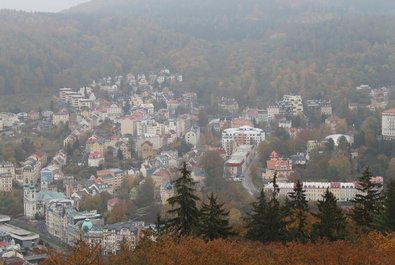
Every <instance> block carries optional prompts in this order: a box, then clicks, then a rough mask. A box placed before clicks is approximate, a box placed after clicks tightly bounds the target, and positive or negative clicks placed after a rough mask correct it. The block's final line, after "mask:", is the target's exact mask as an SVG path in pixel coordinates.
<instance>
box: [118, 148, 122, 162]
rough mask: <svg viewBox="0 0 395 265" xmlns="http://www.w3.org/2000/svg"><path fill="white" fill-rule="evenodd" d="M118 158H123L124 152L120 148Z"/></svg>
mask: <svg viewBox="0 0 395 265" xmlns="http://www.w3.org/2000/svg"><path fill="white" fill-rule="evenodd" d="M117 158H118V160H119V161H122V160H123V153H122V150H121V149H120V148H119V149H118V151H117Z"/></svg>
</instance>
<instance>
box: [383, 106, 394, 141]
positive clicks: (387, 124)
mask: <svg viewBox="0 0 395 265" xmlns="http://www.w3.org/2000/svg"><path fill="white" fill-rule="evenodd" d="M381 117H382V124H381V134H382V135H383V137H384V139H395V108H394V109H388V110H385V111H383V113H382V116H381Z"/></svg>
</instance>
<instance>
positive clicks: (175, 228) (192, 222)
mask: <svg viewBox="0 0 395 265" xmlns="http://www.w3.org/2000/svg"><path fill="white" fill-rule="evenodd" d="M180 172H181V177H180V178H178V179H177V180H175V181H174V182H173V185H174V188H175V195H174V196H173V197H171V198H169V199H168V200H167V201H168V202H169V204H170V206H171V207H172V209H171V210H169V211H167V213H168V214H169V215H170V216H174V217H172V218H170V219H169V220H168V221H167V230H168V231H169V232H171V233H174V234H177V235H190V234H193V233H195V232H196V230H197V225H198V221H199V210H198V208H197V207H196V201H197V200H198V199H199V198H198V197H197V196H196V195H195V194H194V193H195V191H196V190H195V184H196V182H194V181H193V179H192V177H191V172H190V171H189V170H188V169H187V165H186V163H185V162H184V163H183V166H182V168H181V169H180Z"/></svg>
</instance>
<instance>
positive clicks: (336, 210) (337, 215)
mask: <svg viewBox="0 0 395 265" xmlns="http://www.w3.org/2000/svg"><path fill="white" fill-rule="evenodd" d="M322 198H323V200H322V201H318V203H317V206H318V211H319V212H318V213H317V214H316V217H317V218H318V219H319V222H318V223H317V224H315V226H314V228H315V231H316V234H317V235H318V236H319V237H325V238H327V239H329V240H330V241H335V240H338V239H344V236H345V229H346V217H345V215H344V214H343V211H342V209H341V208H340V207H339V206H338V205H337V199H336V197H335V195H334V194H333V193H332V192H330V191H329V189H326V191H325V193H324V195H322Z"/></svg>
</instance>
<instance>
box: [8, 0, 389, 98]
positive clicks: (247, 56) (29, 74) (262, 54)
mask: <svg viewBox="0 0 395 265" xmlns="http://www.w3.org/2000/svg"><path fill="white" fill-rule="evenodd" d="M354 2H355V0H348V1H329V0H321V1H309V0H302V1H291V0H281V1H280V0H279V1H269V0H266V1H257V0H248V1H243V4H241V3H240V2H239V1H236V0H230V1H229V0H227V1H225V0H218V1H208V0H200V1H197V0H193V1H188V2H185V1H181V0H167V1H158V0H149V1H139V0H135V1H125V0H117V1H111V7H110V6H109V4H110V2H108V1H100V0H96V1H92V2H89V3H87V4H83V5H81V6H77V7H76V8H72V9H70V10H68V11H66V12H63V13H57V14H46V13H25V12H16V11H9V10H4V11H1V12H0V23H1V25H2V27H1V29H0V39H1V44H0V95H2V98H3V99H7V97H5V95H9V96H15V95H19V96H25V97H31V96H32V94H47V95H48V96H50V95H51V93H50V92H51V91H55V90H56V89H57V88H59V87H63V86H71V87H78V86H82V85H84V84H88V83H90V82H91V81H92V80H93V79H95V78H99V77H101V76H103V75H112V74H124V73H126V72H129V71H132V72H134V73H136V72H139V71H149V70H152V69H157V68H159V67H163V66H167V67H169V68H171V69H172V71H173V72H176V71H178V72H181V73H183V74H184V76H185V80H186V83H187V86H189V87H190V88H191V89H193V90H195V91H196V92H198V93H199V95H200V98H201V99H202V100H206V102H207V101H208V100H209V98H210V94H211V93H212V92H213V91H214V93H215V94H218V95H222V94H225V93H226V94H227V95H232V96H235V97H238V98H240V99H241V103H242V104H247V103H249V104H255V103H256V99H257V98H258V100H259V102H260V103H261V102H263V103H264V102H267V101H269V100H272V99H273V98H279V97H281V96H282V94H283V93H288V92H293V91H298V93H300V94H302V96H308V97H309V98H314V97H319V96H327V97H331V98H333V99H342V100H344V98H345V96H349V94H350V93H352V90H353V88H354V87H355V86H356V85H360V84H362V83H364V84H369V85H372V86H384V85H392V84H394V83H395V80H394V79H395V75H393V73H394V71H395V63H394V62H395V60H394V57H395V46H394V40H395V33H394V31H393V28H394V26H395V16H393V14H392V13H393V12H392V11H393V10H394V4H391V3H390V1H378V2H377V1H375V3H374V6H371V4H369V2H370V1H358V5H354V4H353V3H354ZM356 6H357V8H356ZM244 91H248V93H245V92H244Z"/></svg>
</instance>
